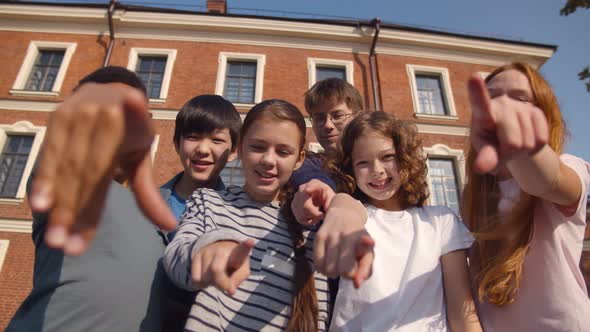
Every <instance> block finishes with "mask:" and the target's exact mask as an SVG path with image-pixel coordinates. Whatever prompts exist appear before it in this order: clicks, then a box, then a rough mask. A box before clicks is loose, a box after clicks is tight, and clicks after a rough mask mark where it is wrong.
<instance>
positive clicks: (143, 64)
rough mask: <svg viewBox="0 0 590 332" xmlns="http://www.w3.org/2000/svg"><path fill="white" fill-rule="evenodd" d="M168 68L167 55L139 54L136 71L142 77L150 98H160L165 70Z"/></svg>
mask: <svg viewBox="0 0 590 332" xmlns="http://www.w3.org/2000/svg"><path fill="white" fill-rule="evenodd" d="M165 69H166V57H159V56H141V55H140V56H139V59H138V60H137V68H136V69H135V72H136V73H137V76H139V78H141V81H142V82H143V84H145V87H146V89H147V94H148V98H150V99H158V98H160V91H161V90H162V81H163V80H164V71H165Z"/></svg>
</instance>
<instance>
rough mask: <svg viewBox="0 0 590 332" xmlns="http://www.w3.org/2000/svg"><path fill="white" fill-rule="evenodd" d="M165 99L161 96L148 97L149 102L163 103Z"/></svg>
mask: <svg viewBox="0 0 590 332" xmlns="http://www.w3.org/2000/svg"><path fill="white" fill-rule="evenodd" d="M165 102H166V99H161V98H150V104H164V103H165Z"/></svg>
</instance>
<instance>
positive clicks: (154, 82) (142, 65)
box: [127, 47, 176, 103]
mask: <svg viewBox="0 0 590 332" xmlns="http://www.w3.org/2000/svg"><path fill="white" fill-rule="evenodd" d="M175 61H176V50H175V49H163V48H136V47H134V48H132V49H131V51H130V52H129V62H128V64H127V69H129V70H133V71H135V72H136V73H137V75H138V76H139V77H140V78H141V81H142V82H143V84H145V87H146V88H147V93H148V98H149V99H150V103H165V102H166V98H168V89H169V87H170V80H171V78H172V70H173V69H174V62H175Z"/></svg>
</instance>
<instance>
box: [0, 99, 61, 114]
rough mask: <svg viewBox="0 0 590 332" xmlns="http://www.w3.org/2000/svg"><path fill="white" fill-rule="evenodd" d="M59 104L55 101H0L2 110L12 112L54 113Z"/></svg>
mask: <svg viewBox="0 0 590 332" xmlns="http://www.w3.org/2000/svg"><path fill="white" fill-rule="evenodd" d="M59 104H60V103H58V102H54V101H35V100H14V99H0V109H2V110H11V111H30V112H53V111H55V109H56V108H57V107H58V106H59Z"/></svg>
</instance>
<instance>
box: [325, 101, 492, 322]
mask: <svg viewBox="0 0 590 332" xmlns="http://www.w3.org/2000/svg"><path fill="white" fill-rule="evenodd" d="M340 143H341V144H340V147H339V149H338V152H337V156H336V157H335V158H332V159H331V160H329V161H328V162H327V165H326V166H327V167H328V169H330V170H332V171H333V172H337V170H340V171H341V172H343V173H344V174H342V173H341V177H340V178H341V179H340V181H339V182H340V183H339V187H340V189H341V190H345V189H346V188H348V189H349V190H351V189H353V188H356V195H357V197H359V198H360V199H361V200H362V201H364V202H365V204H366V206H367V214H368V220H367V222H366V229H367V231H368V232H369V233H370V235H371V237H373V239H374V240H375V249H374V250H375V261H374V263H373V274H372V276H371V278H369V279H368V280H367V281H366V282H365V284H363V286H362V287H361V288H359V289H355V287H354V285H353V283H352V282H351V281H350V280H344V279H342V280H341V281H340V289H339V292H338V295H337V298H336V304H335V308H334V316H333V319H332V324H331V330H333V331H360V330H363V331H435V330H436V331H447V330H449V329H452V330H453V331H481V327H480V325H479V321H478V318H477V314H476V313H475V310H474V306H473V299H472V296H471V290H470V285H469V278H468V272H467V259H466V250H465V249H466V248H468V247H469V246H470V245H471V243H472V241H473V239H472V237H471V235H470V233H469V231H468V230H467V229H466V228H465V226H464V225H463V224H462V223H461V221H460V220H459V219H458V218H457V216H456V215H455V214H454V213H453V212H452V211H451V210H450V209H448V208H446V207H441V206H423V204H424V202H425V200H426V199H427V198H428V186H427V182H426V175H427V167H426V160H425V156H424V154H423V152H422V148H421V141H420V140H419V139H418V137H417V132H416V129H415V128H414V127H413V126H412V125H410V124H408V123H406V122H403V121H399V120H397V119H396V118H394V116H393V115H391V114H388V113H385V112H370V113H363V114H361V115H359V116H357V117H356V118H355V119H354V120H352V121H351V122H350V123H349V125H348V126H347V127H346V129H345V130H344V133H343V135H342V137H341V141H340ZM443 294H444V296H443ZM447 322H448V323H447ZM447 325H449V326H447Z"/></svg>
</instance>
